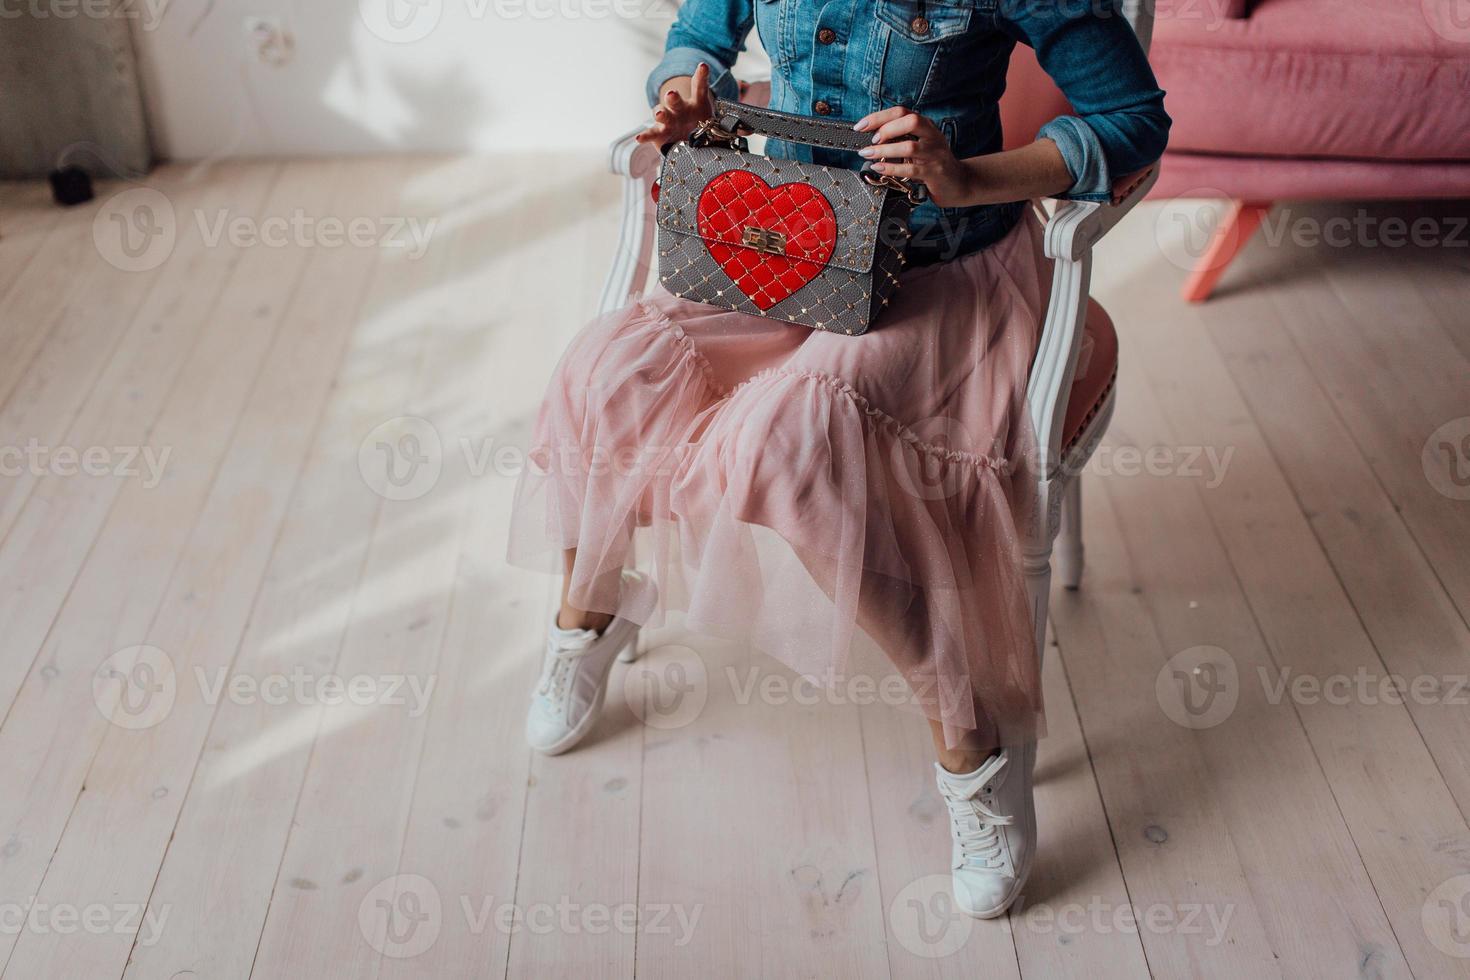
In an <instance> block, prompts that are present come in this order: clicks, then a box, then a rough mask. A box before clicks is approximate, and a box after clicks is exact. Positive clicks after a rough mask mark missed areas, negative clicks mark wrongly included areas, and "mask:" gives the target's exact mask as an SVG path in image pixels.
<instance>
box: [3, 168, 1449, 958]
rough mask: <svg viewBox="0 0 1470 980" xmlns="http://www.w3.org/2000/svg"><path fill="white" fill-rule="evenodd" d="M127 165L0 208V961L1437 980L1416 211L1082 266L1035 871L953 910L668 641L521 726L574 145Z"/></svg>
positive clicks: (1436, 542)
mask: <svg viewBox="0 0 1470 980" xmlns="http://www.w3.org/2000/svg"><path fill="white" fill-rule="evenodd" d="M149 183H150V186H151V188H152V189H153V191H155V192H157V193H156V194H146V193H145V194H140V193H139V191H138V189H136V188H133V189H129V188H126V187H123V186H103V187H101V188H99V190H100V193H99V199H98V201H97V202H95V203H93V204H90V205H86V206H83V207H80V208H76V209H71V210H67V211H59V210H56V209H53V208H52V207H51V206H50V205H49V203H48V202H47V199H46V193H45V190H44V187H43V186H41V185H38V184H0V451H3V452H4V454H5V455H4V458H3V462H4V463H5V464H6V468H5V470H4V474H3V476H0V638H3V639H0V975H3V977H5V978H16V980H32V978H52V977H55V978H72V977H86V978H88V980H92V978H106V977H128V978H137V980H154V978H157V980H172V978H184V977H193V978H209V980H226V978H236V977H240V978H243V977H249V976H255V977H261V978H272V980H273V978H278V977H352V978H359V977H372V978H376V977H406V978H412V977H502V976H510V977H538V978H539V977H578V978H580V977H588V976H591V977H628V976H639V977H687V976H732V977H734V976H742V977H743V976H769V977H825V976H836V975H843V976H854V977H875V978H877V977H892V978H909V977H916V978H917V977H922V978H950V977H953V978H960V977H973V976H985V977H1021V978H1033V977H1034V978H1051V977H1087V978H1099V977H1143V976H1150V975H1152V976H1158V977H1184V976H1192V977H1222V978H1236V977H1243V976H1252V977H1254V976H1280V977H1289V978H1294V977H1334V978H1336V977H1349V976H1354V977H1419V978H1428V977H1466V976H1470V825H1467V815H1470V682H1467V678H1470V625H1467V615H1470V240H1467V236H1466V233H1465V231H1464V230H1463V227H1462V222H1463V219H1462V218H1461V217H1460V216H1462V215H1465V214H1466V213H1467V211H1470V205H1467V204H1464V203H1444V204H1437V205H1432V206H1430V205H1399V206H1388V205H1371V206H1366V207H1359V206H1356V205H1311V206H1292V207H1291V208H1290V209H1288V210H1286V211H1284V212H1281V211H1278V212H1277V214H1276V215H1274V216H1273V218H1272V219H1271V222H1268V226H1267V228H1266V230H1265V232H1264V233H1263V234H1262V235H1261V237H1259V238H1258V239H1257V240H1256V241H1255V242H1253V243H1252V245H1251V247H1250V248H1249V249H1247V251H1246V253H1245V254H1244V256H1243V257H1242V258H1241V259H1240V261H1239V262H1238V264H1237V265H1236V267H1234V268H1232V269H1231V270H1230V272H1229V274H1228V275H1227V276H1226V278H1225V281H1224V283H1223V285H1222V287H1221V290H1220V293H1219V295H1218V296H1217V298H1216V299H1215V300H1214V301H1212V302H1211V303H1209V304H1207V305H1205V306H1203V307H1193V308H1191V307H1185V306H1184V305H1183V304H1181V303H1180V302H1179V301H1178V300H1177V299H1176V295H1177V289H1178V286H1179V284H1180V282H1181V281H1182V279H1183V277H1184V266H1185V264H1187V263H1186V261H1185V260H1186V259H1187V258H1188V255H1189V252H1190V250H1191V249H1192V248H1195V247H1197V246H1198V241H1197V239H1198V233H1199V230H1200V228H1201V227H1204V226H1206V225H1207V223H1208V219H1209V217H1210V215H1211V214H1212V213H1213V212H1212V211H1211V209H1210V208H1209V207H1207V206H1203V205H1196V204H1188V205H1173V204H1163V203H1153V204H1149V205H1146V206H1144V207H1143V208H1141V209H1140V211H1139V212H1138V214H1136V215H1134V216H1133V217H1131V218H1130V219H1129V220H1128V221H1126V222H1125V223H1124V224H1123V225H1122V226H1120V227H1119V228H1118V229H1117V230H1116V231H1115V232H1114V234H1113V235H1112V236H1110V238H1109V239H1108V240H1107V241H1106V242H1104V244H1103V247H1102V248H1101V250H1100V255H1099V263H1098V267H1097V272H1096V275H1095V285H1094V290H1095V293H1096V295H1098V296H1099V297H1100V298H1101V299H1102V300H1103V302H1104V303H1105V305H1107V306H1108V307H1109V309H1110V310H1111V312H1112V313H1113V316H1114V319H1115V320H1116V321H1117V322H1118V324H1119V327H1120V332H1121V334H1122V350H1123V354H1122V358H1123V363H1122V369H1121V381H1120V397H1119V405H1118V411H1117V415H1116V419H1115V422H1114V424H1113V427H1112V431H1111V432H1110V434H1109V437H1108V439H1107V440H1106V442H1105V443H1104V446H1103V447H1102V449H1101V450H1100V452H1099V455H1098V457H1097V459H1096V460H1095V461H1094V464H1093V466H1092V467H1091V470H1090V471H1089V473H1088V474H1087V476H1086V477H1085V479H1086V484H1085V485H1086V493H1085V495H1084V514H1085V516H1084V523H1085V535H1086V543H1087V549H1088V552H1087V555H1088V566H1087V571H1086V575H1085V578H1084V582H1083V587H1082V589H1081V591H1079V592H1076V593H1067V592H1064V591H1060V590H1059V591H1058V592H1057V594H1056V595H1055V596H1054V599H1053V606H1052V613H1053V617H1052V618H1053V623H1052V632H1051V636H1052V640H1051V645H1050V649H1049V653H1048V658H1047V662H1046V664H1045V677H1044V679H1045V685H1046V696H1047V709H1048V717H1049V726H1050V731H1051V734H1050V736H1049V738H1048V739H1047V740H1046V741H1045V742H1044V743H1043V746H1042V749H1041V753H1040V761H1039V765H1038V780H1039V782H1038V787H1037V798H1038V808H1039V824H1040V833H1041V853H1040V856H1039V859H1038V863H1037V866H1036V869H1035V873H1034V875H1033V878H1032V880H1031V883H1030V886H1029V887H1028V890H1027V894H1026V896H1025V899H1024V901H1023V903H1022V905H1021V907H1020V908H1019V909H1018V910H1017V911H1016V912H1015V913H1014V914H1012V915H1011V916H1010V917H1009V918H1008V919H1005V920H1001V921H998V922H977V921H972V920H970V919H967V918H963V917H960V916H956V915H955V914H953V911H952V908H951V907H950V905H949V904H948V900H947V895H946V894H945V889H946V888H947V878H946V874H947V870H946V861H947V855H948V839H947V831H946V826H945V820H944V813H943V807H942V804H941V802H940V800H939V798H938V795H937V793H936V792H935V790H934V786H933V780H932V769H931V765H930V755H929V746H928V736H927V732H926V730H925V728H924V726H923V725H922V724H921V723H920V722H919V721H918V720H917V719H916V718H915V717H914V716H913V715H910V714H907V713H904V712H901V711H898V710H895V709H893V708H891V707H887V706H885V705H883V704H881V703H879V704H874V703H863V702H862V699H860V698H842V697H839V698H816V699H812V698H809V697H805V696H803V692H802V691H801V689H800V688H796V689H792V688H790V687H787V686H783V684H784V683H785V682H789V681H790V677H789V675H788V674H787V673H786V672H784V671H783V670H782V669H781V668H779V667H777V666H775V665H773V664H772V663H771V662H770V661H768V660H766V659H764V658H762V657H759V656H757V655H754V654H752V653H750V652H749V651H745V650H741V649H736V648H733V647H730V646H729V645H727V644H721V643H716V642H713V641H710V640H707V639H704V638H700V637H696V636H692V635H690V634H688V633H687V632H685V631H683V630H681V629H679V628H678V627H677V626H671V627H667V628H665V629H663V630H661V631H659V632H657V633H655V634H653V635H651V636H649V637H647V638H646V645H647V647H648V648H649V649H648V653H647V655H646V656H645V658H644V659H643V660H641V661H640V662H639V663H638V664H636V665H633V666H631V667H619V668H618V669H617V673H615V674H614V683H613V685H612V688H611V693H610V697H609V705H608V710H607V715H606V718H605V719H604V721H603V723H602V724H601V726H600V727H599V729H598V731H597V732H596V735H595V737H594V738H593V740H592V741H591V742H590V743H589V744H587V745H586V746H584V747H583V748H581V749H579V750H578V751H577V752H575V753H573V754H571V755H568V756H565V757H561V758H556V759H547V758H543V757H539V756H533V755H532V754H531V753H530V752H529V751H528V750H527V749H526V748H525V747H524V745H523V744H522V742H521V739H520V726H521V721H522V717H523V716H522V712H523V710H524V705H525V697H526V693H527V691H528V689H529V687H530V685H531V683H532V681H533V679H534V676H535V673H536V670H537V664H538V661H539V655H540V654H539V645H540V642H541V637H542V634H543V631H544V625H545V622H546V619H547V617H548V615H549V614H550V611H551V608H552V601H553V594H554V593H553V589H554V583H553V581H552V580H551V579H550V578H542V577H536V576H528V575H525V574H522V573H519V572H516V571H513V570H511V569H509V568H508V567H506V566H505V564H504V562H503V560H502V555H503V550H504V544H505V528H506V514H507V513H508V510H509V507H510V502H511V496H512V492H513V488H514V475H515V472H516V471H517V470H518V467H519V466H520V465H521V463H522V462H523V460H522V458H521V455H520V447H521V446H523V445H524V442H525V440H526V437H527V434H528V432H529V427H530V422H531V419H532V417H533V414H534V411H535V407H536V403H537V399H538V396H539V394H540V391H541V389H542V386H543V385H544V383H545V379H546V378H547V376H548V375H549V373H550V371H551V369H552V366H553V365H554V363H555V361H556V358H557V356H558V353H559V351H560V349H561V347H562V346H563V345H564V344H565V343H566V341H567V340H568V339H569V338H570V336H571V335H572V334H573V333H574V332H575V331H576V330H577V329H578V327H579V326H580V324H581V322H582V321H583V319H585V317H586V316H587V314H588V313H589V311H590V308H591V305H592V303H593V302H594V299H595V296H596V294H597V291H598V289H599V287H600V277H601V274H602V270H604V269H605V268H606V267H607V265H608V262H609V260H610V256H611V248H612V243H613V240H614V228H615V220H616V214H615V207H616V202H617V188H616V186H615V185H614V183H613V181H612V180H611V178H609V177H607V176H606V175H605V174H603V173H602V172H601V169H600V161H599V160H597V159H595V158H593V157H586V158H575V157H562V158H559V159H556V160H540V159H537V160H531V159H505V160H494V161H484V160H478V161H476V160H466V159H442V158H432V159H422V158H398V159H391V160H372V159H366V160H310V161H263V162H249V163H228V164H221V165H218V166H215V167H212V168H209V169H207V170H196V169H194V168H189V167H183V166H176V167H165V168H162V169H161V170H159V171H158V173H156V174H155V175H154V176H153V177H152V178H151V179H150V182H149ZM120 192H126V193H125V194H124V196H121V197H115V196H114V195H117V194H119V193H120ZM160 202H165V203H160ZM1399 220H1403V221H1405V222H1407V227H1413V228H1419V229H1421V230H1423V229H1428V231H1427V232H1424V233H1421V234H1419V235H1418V236H1417V240H1413V239H1411V240H1410V241H1409V242H1408V243H1406V244H1403V245H1392V244H1386V242H1389V241H1390V240H1392V241H1397V240H1398V239H1397V238H1396V237H1394V236H1395V228H1396V226H1395V225H1394V224H1393V222H1395V221H1399ZM1273 222H1274V224H1273ZM1415 222H1417V224H1416V223H1415ZM1334 227H1335V228H1338V229H1341V228H1345V227H1348V228H1353V229H1355V230H1354V231H1353V232H1352V233H1351V234H1350V235H1349V236H1348V238H1351V239H1352V241H1351V242H1349V241H1345V240H1343V239H1342V238H1341V237H1333V238H1332V239H1331V240H1332V241H1333V242H1335V244H1330V245H1329V244H1317V245H1315V246H1309V245H1303V244H1302V243H1301V241H1302V238H1303V236H1302V234H1301V232H1302V231H1303V229H1305V230H1306V231H1307V232H1308V233H1310V232H1311V231H1312V230H1313V229H1318V230H1320V229H1325V228H1334ZM353 229H355V231H352V230H353ZM349 231H351V232H352V234H351V235H349V234H348V232H349ZM252 235H258V236H259V237H252ZM416 236H417V237H416ZM1426 237H1427V238H1428V239H1432V240H1426ZM569 269H570V270H577V269H583V270H586V274H585V275H572V276H568V275H566V270H569ZM84 463H85V466H84V465H83V464H84ZM752 680H753V682H754V683H756V685H757V688H756V690H757V691H758V692H759V691H760V690H767V691H774V692H775V693H774V694H773V695H771V694H761V693H757V694H756V695H755V696H753V697H752V696H751V691H752V688H751V687H749V686H748V685H749V683H751V682H752ZM763 684H772V685H774V686H772V687H760V685H763ZM783 692H784V693H783ZM675 693H677V694H680V695H681V697H679V698H670V697H669V695H670V694H675Z"/></svg>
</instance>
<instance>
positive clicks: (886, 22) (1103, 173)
mask: <svg viewBox="0 0 1470 980" xmlns="http://www.w3.org/2000/svg"><path fill="white" fill-rule="evenodd" d="M1121 8H1122V2H1121V0H847V2H844V0H686V2H685V3H684V5H683V6H682V7H681V8H680V10H679V15H678V18H677V19H676V20H675V22H674V25H673V27H672V28H671V29H670V30H669V35H668V40H667V42H666V45H665V54H664V58H663V60H662V61H661V62H660V63H659V65H658V67H656V68H655V69H654V70H653V72H652V74H650V75H649V78H648V99H649V103H650V104H652V103H653V102H655V101H657V98H658V90H659V88H660V87H661V86H662V85H663V83H664V82H665V81H667V80H668V79H670V78H672V77H675V76H678V75H690V74H693V72H694V69H695V66H697V65H698V64H699V63H700V62H701V61H704V62H707V63H708V64H709V67H710V77H711V80H712V88H713V89H714V92H715V94H716V95H718V96H719V97H721V98H725V99H735V98H738V97H739V86H738V84H737V82H736V81H735V78H734V76H733V75H731V73H730V66H731V65H733V64H734V62H735V56H736V55H737V54H738V53H739V52H740V51H742V50H744V47H745V38H746V36H747V35H748V34H749V33H750V29H751V27H752V26H754V27H755V28H756V29H757V30H758V31H759V33H760V38H761V41H762V42H763V44H764V46H765V48H766V51H767V52H768V53H769V54H770V56H771V67H772V78H771V103H770V104H771V107H772V108H773V109H781V110H784V111H787V112H797V113H803V114H807V115H824V116H829V117H831V118H833V119H845V120H851V121H856V120H858V119H860V118H861V117H863V116H865V115H867V114H868V113H869V112H872V111H874V110H877V109H881V108H885V107H888V106H894V105H903V106H907V107H908V108H910V109H913V110H914V111H916V112H919V113H921V114H923V115H925V116H928V117H929V118H930V119H932V120H933V121H934V122H935V124H936V125H938V126H939V128H940V130H941V131H942V132H943V133H944V135H945V137H946V138H947V139H948V140H949V144H950V147H951V148H952V149H953V150H954V153H955V155H956V156H958V157H960V158H961V159H964V158H966V157H974V156H980V155H982V154H986V153H994V152H997V151H998V150H1000V149H1001V126H1000V110H999V102H1000V96H1001V93H1002V92H1004V91H1005V81H1006V69H1007V66H1008V63H1009V61H1010V55H1011V50H1012V49H1013V48H1014V47H1015V45H1016V43H1017V42H1020V43H1022V44H1027V45H1030V46H1031V47H1032V48H1033V49H1034V50H1035V51H1036V56H1037V59H1038V61H1039V62H1040V63H1041V66H1042V67H1043V68H1044V69H1045V70H1046V71H1047V73H1048V74H1050V75H1051V77H1052V78H1053V79H1055V81H1056V83H1057V86H1058V87H1059V88H1060V89H1061V91H1062V93H1063V94H1064V95H1065V96H1066V97H1067V99H1068V100H1069V101H1070V102H1071V104H1072V106H1073V108H1074V109H1075V110H1076V112H1077V115H1075V116H1061V117H1058V118H1057V119H1054V120H1052V121H1051V122H1049V123H1047V125H1046V126H1045V127H1043V128H1042V130H1041V132H1040V134H1039V135H1040V137H1043V138H1045V139H1050V140H1052V141H1053V142H1055V143H1056V145H1057V147H1058V148H1059V149H1060V150H1061V153H1062V158H1063V159H1064V160H1065V161H1066V164H1067V169H1068V171H1069V172H1070V174H1071V176H1072V180H1073V183H1072V186H1071V188H1070V189H1069V191H1068V193H1067V194H1066V195H1065V196H1067V197H1072V198H1078V199H1081V200H1087V201H1105V200H1107V199H1108V196H1109V191H1110V188H1111V184H1112V181H1113V178H1114V177H1118V176H1123V175H1125V174H1129V173H1132V172H1134V171H1136V170H1141V169H1143V168H1144V167H1146V166H1147V165H1149V164H1150V163H1153V162H1154V161H1155V160H1157V159H1158V158H1159V156H1160V155H1161V154H1162V153H1163V151H1164V144H1165V142H1166V140H1167V138H1168V132H1169V122H1170V121H1169V117H1168V115H1167V114H1166V113H1165V112H1164V93H1163V92H1162V91H1160V89H1159V86H1158V82H1157V81H1155V79H1154V74H1153V71H1152V69H1150V67H1149V64H1148V59H1147V57H1146V56H1145V55H1144V52H1143V49H1142V47H1141V46H1140V45H1139V43H1138V38H1137V37H1136V36H1135V35H1134V33H1133V29H1132V28H1131V27H1130V26H1129V24H1128V22H1127V21H1126V20H1125V19H1124V17H1123V15H1122V9H1121ZM766 152H767V153H768V154H770V155H771V156H774V157H780V158H784V159H797V160H803V161H807V162H815V163H819V164H824V165H826V166H838V167H849V168H853V169H856V168H858V167H860V166H861V165H862V163H863V159H862V158H861V157H859V156H858V155H857V154H855V153H851V152H847V151H844V150H829V149H823V148H820V147H808V146H804V145H801V144H794V143H784V142H781V141H777V140H771V141H769V142H768V144H767V148H766ZM1024 207H1025V202H1021V201H1018V202H1014V203H1011V204H1000V205H980V206H976V207H967V208H940V207H937V206H935V205H934V204H933V203H926V204H924V205H922V206H921V207H919V208H917V209H916V210H915V211H914V215H913V218H912V219H911V222H910V223H911V226H912V230H913V234H914V237H913V240H912V241H911V243H910V246H909V256H910V260H911V261H914V262H916V263H919V264H923V263H926V262H933V261H941V260H945V259H950V258H954V257H955V256H957V255H962V254H965V253H967V252H973V251H978V250H979V249H982V248H984V247H986V246H987V245H990V244H991V243H993V242H995V241H998V240H999V239H1001V238H1002V237H1004V236H1005V234H1006V233H1007V232H1008V231H1010V229H1011V228H1012V227H1013V226H1014V225H1015V223H1016V222H1017V221H1018V220H1019V218H1020V215H1021V213H1022V211H1023V209H1024Z"/></svg>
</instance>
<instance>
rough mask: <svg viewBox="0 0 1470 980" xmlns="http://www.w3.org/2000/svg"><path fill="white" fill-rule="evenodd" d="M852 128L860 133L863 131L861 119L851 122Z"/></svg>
mask: <svg viewBox="0 0 1470 980" xmlns="http://www.w3.org/2000/svg"><path fill="white" fill-rule="evenodd" d="M852 128H853V129H855V130H857V131H858V132H859V133H861V132H862V131H863V121H862V120H861V119H859V120H858V121H857V122H855V123H853V124H852Z"/></svg>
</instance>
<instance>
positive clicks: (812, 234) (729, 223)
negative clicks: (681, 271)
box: [695, 170, 837, 310]
mask: <svg viewBox="0 0 1470 980" xmlns="http://www.w3.org/2000/svg"><path fill="white" fill-rule="evenodd" d="M695 214H696V221H697V226H698V229H699V237H700V238H702V239H703V240H704V246H705V248H707V249H709V254H710V255H711V256H712V257H713V258H714V260H715V261H716V262H718V263H719V264H720V268H722V269H724V270H725V274H726V275H727V276H729V277H730V280H731V281H732V282H734V283H735V285H736V286H737V287H739V289H740V291H741V292H742V293H744V294H745V295H746V296H749V297H750V301H751V302H752V303H754V304H755V305H756V306H757V307H759V308H760V309H762V310H769V309H770V308H771V307H773V306H775V305H776V304H777V303H779V302H781V301H782V300H783V299H785V298H786V297H788V296H790V295H791V294H792V293H794V292H796V291H797V290H798V289H800V288H801V287H802V286H805V285H806V284H807V283H809V282H811V281H812V280H813V279H814V278H816V275H817V273H819V272H821V271H822V269H823V267H825V266H826V264H827V260H828V259H830V258H831V257H832V252H833V251H834V250H835V249H836V248H837V216H836V215H835V214H834V213H833V211H832V205H831V203H830V202H829V201H828V200H827V199H826V198H825V197H823V196H822V193H821V192H820V191H818V190H817V189H816V188H815V187H813V186H812V185H810V184H799V183H792V184H781V185H779V186H777V187H772V186H771V185H770V184H768V183H766V182H765V181H764V180H762V179H761V178H759V177H757V176H756V175H755V174H753V173H750V172H749V171H746V170H729V171H726V172H725V173H723V174H720V175H719V176H718V177H716V178H714V179H713V180H711V181H710V182H709V183H708V184H705V185H704V190H703V191H701V192H700V195H699V206H698V209H697V210H696V212H695Z"/></svg>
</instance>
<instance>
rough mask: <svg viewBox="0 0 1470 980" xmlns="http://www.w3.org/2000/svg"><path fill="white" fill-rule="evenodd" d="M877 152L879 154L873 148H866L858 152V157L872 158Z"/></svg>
mask: <svg viewBox="0 0 1470 980" xmlns="http://www.w3.org/2000/svg"><path fill="white" fill-rule="evenodd" d="M876 152H878V151H877V150H874V149H873V148H872V147H871V146H865V147H863V148H862V149H861V150H858V156H860V157H870V156H872V155H873V154H874V153H876Z"/></svg>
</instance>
